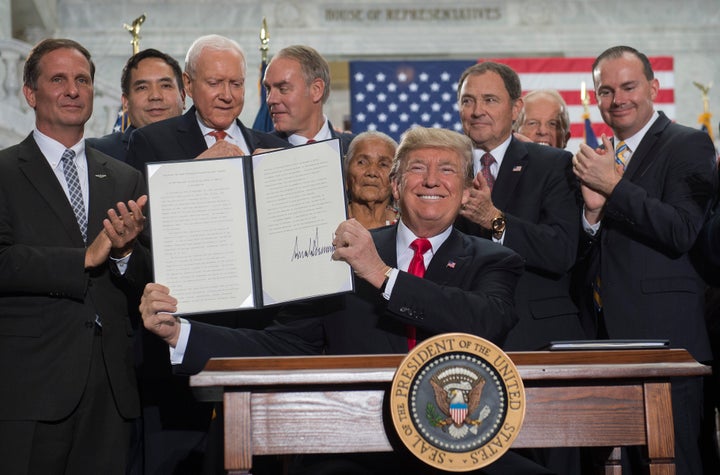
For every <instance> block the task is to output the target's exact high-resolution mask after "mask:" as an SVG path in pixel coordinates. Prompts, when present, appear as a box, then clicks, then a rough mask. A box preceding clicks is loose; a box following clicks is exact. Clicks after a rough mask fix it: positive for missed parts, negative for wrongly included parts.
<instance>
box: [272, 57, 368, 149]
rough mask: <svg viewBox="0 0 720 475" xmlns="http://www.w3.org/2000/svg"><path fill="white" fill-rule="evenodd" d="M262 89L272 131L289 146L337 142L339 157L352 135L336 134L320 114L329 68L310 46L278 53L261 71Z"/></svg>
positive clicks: (346, 133)
mask: <svg viewBox="0 0 720 475" xmlns="http://www.w3.org/2000/svg"><path fill="white" fill-rule="evenodd" d="M263 86H264V87H265V90H266V92H267V105H268V109H269V110H270V117H271V118H272V121H273V125H274V126H275V130H273V132H272V133H273V134H274V135H276V136H278V137H280V138H282V139H284V140H287V141H288V142H290V143H291V144H293V145H303V144H306V143H307V142H308V140H312V141H315V142H319V141H320V140H328V139H334V138H338V139H340V149H341V151H342V154H343V156H344V155H345V153H346V152H347V149H348V146H349V145H350V142H351V141H352V139H353V138H355V135H353V134H351V133H348V132H338V131H337V130H335V128H334V127H333V125H332V123H330V121H329V120H328V119H327V117H325V114H324V113H323V105H324V104H325V103H326V102H327V100H328V97H330V66H329V65H328V62H327V61H325V58H323V57H322V56H321V55H320V53H318V52H317V51H316V50H315V49H313V48H311V47H310V46H303V45H294V46H288V47H286V48H283V49H281V50H280V51H278V52H277V54H275V56H273V58H272V60H271V61H270V63H269V64H268V66H267V69H266V70H265V77H264V79H263Z"/></svg>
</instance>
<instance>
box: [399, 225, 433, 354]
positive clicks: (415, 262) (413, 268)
mask: <svg viewBox="0 0 720 475" xmlns="http://www.w3.org/2000/svg"><path fill="white" fill-rule="evenodd" d="M410 247H411V248H412V250H413V251H415V254H413V257H412V259H411V260H410V265H409V266H408V273H410V274H412V275H416V276H418V277H424V276H425V258H424V257H423V256H424V254H425V253H426V252H427V251H429V250H430V249H431V248H432V245H431V244H430V241H428V240H427V239H425V238H418V239H415V240H414V241H413V242H411V243H410ZM405 329H406V331H407V340H408V350H412V349H413V348H415V344H416V343H417V338H416V335H415V327H414V326H412V325H406V326H405Z"/></svg>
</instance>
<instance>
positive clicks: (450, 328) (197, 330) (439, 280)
mask: <svg viewBox="0 0 720 475" xmlns="http://www.w3.org/2000/svg"><path fill="white" fill-rule="evenodd" d="M471 157H472V145H471V143H470V141H469V139H467V137H464V136H463V135H461V134H458V133H456V132H452V131H448V130H442V129H425V128H421V127H417V128H413V129H411V130H409V131H408V132H407V133H406V134H405V136H404V138H403V140H402V143H401V144H400V146H399V148H398V151H397V155H396V159H395V162H394V165H393V195H394V196H395V199H396V200H397V201H398V204H399V206H400V209H401V219H400V222H399V223H398V224H397V225H395V226H392V227H385V228H379V229H376V230H373V231H368V230H366V229H365V228H364V227H363V226H362V225H361V224H360V223H358V222H357V221H355V220H352V219H351V220H348V221H345V222H343V223H341V224H340V225H339V226H338V228H337V231H336V233H335V239H334V240H333V245H334V246H335V252H334V253H333V259H335V260H342V261H345V262H347V263H348V264H350V265H351V266H352V268H353V270H354V272H355V275H356V276H357V280H356V291H355V293H353V294H350V295H345V296H342V297H341V298H338V299H332V300H331V301H329V302H328V301H327V300H322V301H321V302H320V305H318V306H317V307H314V306H311V309H314V311H315V312H316V313H313V311H312V310H311V311H310V312H306V313H309V314H310V315H306V316H304V317H297V316H295V317H287V318H284V319H283V321H282V322H281V321H278V322H277V323H276V324H274V325H273V326H271V327H268V328H266V329H265V330H261V331H250V330H244V329H226V328H220V327H216V326H211V325H207V324H205V323H199V322H196V321H193V322H192V323H191V322H189V321H187V320H184V319H176V317H174V316H173V315H172V312H174V311H176V308H177V307H176V304H177V301H176V300H175V299H174V298H173V297H172V296H171V295H170V289H168V288H167V287H165V286H163V285H160V284H157V283H153V284H148V286H147V287H146V288H145V292H144V293H143V299H142V303H141V311H142V314H143V321H144V323H145V327H146V328H147V329H148V330H150V331H152V332H153V333H156V334H157V335H159V336H160V337H161V338H163V339H164V340H165V341H166V342H167V343H168V344H169V345H170V347H171V348H172V350H171V352H172V359H173V361H174V363H177V364H178V369H179V370H180V371H184V372H191V373H192V372H197V371H199V370H200V369H202V367H203V366H204V364H205V363H206V362H207V360H208V358H210V357H214V356H250V355H294V354H320V353H324V354H376V353H404V352H406V351H407V350H408V348H409V347H411V345H412V344H413V341H414V339H415V338H417V339H422V338H424V337H428V336H431V335H435V334H439V333H444V332H455V331H460V332H469V333H473V334H476V335H480V336H482V337H484V338H487V339H489V340H492V341H494V342H496V343H501V342H502V340H503V338H504V337H505V335H506V334H507V332H508V330H509V329H510V328H511V327H512V326H513V325H514V323H515V322H516V317H515V314H514V312H513V308H512V297H513V293H514V286H515V283H516V282H517V278H518V276H519V275H520V273H521V272H522V263H521V260H520V258H519V256H517V255H516V254H515V253H514V252H513V251H511V250H509V249H507V248H503V247H502V246H498V245H496V244H493V243H490V242H488V241H485V240H481V239H477V238H474V237H471V236H467V235H465V234H463V233H461V232H459V231H457V230H455V229H454V228H453V226H452V224H453V221H454V220H455V217H456V216H457V213H458V211H459V209H460V206H461V203H462V202H463V201H464V200H465V199H466V198H467V193H468V186H469V185H470V173H471V167H472V158H471ZM418 238H425V239H426V240H428V241H429V244H430V247H429V248H428V249H424V251H422V253H419V252H418V255H419V256H421V259H422V262H423V264H424V265H425V267H426V268H427V271H426V272H425V275H424V277H422V278H421V277H418V276H416V275H413V274H411V273H410V269H409V267H410V265H411V262H412V261H413V257H414V254H415V253H414V251H413V245H414V242H415V240H416V239H418ZM310 305H311V304H310ZM288 310H289V309H288ZM288 313H290V312H288ZM411 329H413V330H414V331H410V330H411ZM413 335H414V337H413ZM320 458H322V457H320ZM311 459H313V460H315V458H314V457H311ZM350 461H353V463H355V464H357V465H356V466H355V468H356V469H358V470H360V472H348V471H347V470H348V468H347V465H332V466H333V467H334V471H333V470H328V471H320V469H317V470H312V469H310V470H309V471H308V472H307V473H372V474H385V473H388V474H390V473H392V474H395V473H425V472H426V471H427V470H428V468H427V467H421V466H420V465H421V464H419V463H417V462H416V461H413V460H410V458H409V457H405V456H403V455H402V453H394V454H389V455H387V456H385V455H372V456H357V457H355V456H352V457H347V458H344V459H343V461H342V462H340V461H337V463H338V464H349V463H350ZM306 462H308V461H307V460H306V461H305V462H304V463H306ZM378 462H379V463H380V464H381V465H377V464H378ZM506 463H518V464H519V465H513V466H512V468H508V466H507V465H505V464H506ZM524 464H529V465H530V466H531V467H532V468H531V469H530V471H529V472H525V471H523V468H522V467H524V466H525V465H524ZM340 467H342V468H340ZM487 470H488V473H544V472H543V470H542V469H541V468H539V467H537V466H535V465H534V464H531V463H529V462H528V461H526V460H524V459H521V458H519V457H517V456H516V455H515V454H512V455H506V457H503V458H502V459H501V461H500V462H498V464H497V465H495V464H493V465H491V466H490V467H488V468H487ZM493 470H496V471H493Z"/></svg>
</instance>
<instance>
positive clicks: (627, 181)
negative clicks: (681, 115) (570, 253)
mask: <svg viewBox="0 0 720 475" xmlns="http://www.w3.org/2000/svg"><path fill="white" fill-rule="evenodd" d="M716 187H717V174H716V171H715V148H714V146H713V144H712V142H711V141H710V139H709V137H708V135H707V134H706V133H704V132H701V131H699V130H696V129H691V128H689V127H683V126H681V125H678V124H673V123H671V122H670V120H669V119H668V118H667V117H666V116H665V115H664V114H663V113H662V112H661V113H660V117H659V118H658V119H657V121H655V123H654V124H653V125H652V126H651V127H650V129H649V130H648V131H647V133H646V134H645V137H644V138H643V139H642V141H641V142H640V145H639V146H638V148H637V150H635V151H634V152H633V155H632V158H631V160H630V164H629V165H628V167H627V170H626V171H625V175H624V176H623V178H622V180H620V182H619V183H618V184H617V186H616V187H615V189H614V190H613V192H612V194H611V195H610V196H609V198H608V201H607V204H606V205H605V212H604V216H603V218H602V225H601V228H600V232H599V233H598V235H597V236H596V237H595V238H594V239H592V238H589V237H588V236H587V235H585V234H584V233H583V234H584V242H583V246H584V251H585V255H587V256H591V257H592V258H594V259H596V260H597V259H599V263H600V276H601V279H602V301H603V318H604V321H605V326H606V328H607V332H608V336H609V337H610V338H661V339H670V344H671V346H672V347H674V348H686V349H687V350H688V351H690V353H692V355H693V357H695V358H696V359H697V360H699V361H705V360H709V359H710V347H709V342H708V336H707V330H706V328H705V322H704V321H703V306H704V297H703V292H704V283H703V281H702V279H701V277H700V276H699V274H698V272H697V271H696V269H695V268H694V267H693V265H692V262H691V258H690V253H689V251H690V249H691V248H692V246H693V244H694V243H695V240H696V238H697V236H698V233H699V231H700V229H701V228H702V226H703V222H704V221H705V217H706V215H707V211H708V208H709V207H710V204H711V202H712V200H713V199H714V197H715V194H716ZM591 267H593V266H591ZM595 268H597V267H596V266H595ZM589 300H590V297H589V296H587V298H586V302H588V301H589ZM588 306H589V304H588Z"/></svg>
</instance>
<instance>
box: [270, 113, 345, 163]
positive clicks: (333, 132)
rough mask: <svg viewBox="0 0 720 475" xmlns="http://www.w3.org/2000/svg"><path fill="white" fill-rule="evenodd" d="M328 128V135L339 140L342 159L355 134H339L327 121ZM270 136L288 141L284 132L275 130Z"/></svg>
mask: <svg viewBox="0 0 720 475" xmlns="http://www.w3.org/2000/svg"><path fill="white" fill-rule="evenodd" d="M328 127H330V135H332V138H334V139H340V152H341V153H342V156H343V157H344V156H345V154H346V153H347V150H348V147H349V146H350V142H352V141H353V139H354V138H355V134H351V133H350V132H342V133H339V132H338V131H337V130H335V129H334V128H333V125H332V123H330V121H329V120H328ZM270 134H271V135H274V136H276V137H279V138H281V139H283V140H287V139H288V135H287V134H286V133H285V132H278V131H277V130H273V131H272V132H270Z"/></svg>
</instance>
